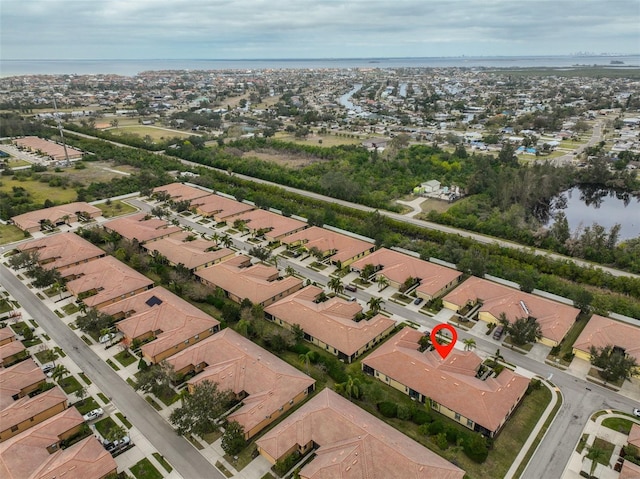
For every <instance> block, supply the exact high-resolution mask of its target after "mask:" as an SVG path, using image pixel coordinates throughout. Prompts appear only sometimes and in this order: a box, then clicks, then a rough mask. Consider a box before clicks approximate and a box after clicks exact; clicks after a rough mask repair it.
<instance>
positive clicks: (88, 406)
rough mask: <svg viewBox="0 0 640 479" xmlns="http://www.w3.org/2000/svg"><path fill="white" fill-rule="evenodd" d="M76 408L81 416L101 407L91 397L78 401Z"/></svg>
mask: <svg viewBox="0 0 640 479" xmlns="http://www.w3.org/2000/svg"><path fill="white" fill-rule="evenodd" d="M74 406H75V408H76V409H77V410H78V412H79V413H80V414H87V413H88V412H89V411H93V410H94V409H98V408H99V407H100V406H99V405H98V403H97V401H96V400H95V399H93V397H91V396H89V397H86V398H84V399H83V400H82V401H78V402H77V403H75V404H74Z"/></svg>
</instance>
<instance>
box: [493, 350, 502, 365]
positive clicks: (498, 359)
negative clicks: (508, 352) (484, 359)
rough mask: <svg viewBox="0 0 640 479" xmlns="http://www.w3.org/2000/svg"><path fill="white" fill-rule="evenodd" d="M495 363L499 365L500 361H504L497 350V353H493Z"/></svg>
mask: <svg viewBox="0 0 640 479" xmlns="http://www.w3.org/2000/svg"><path fill="white" fill-rule="evenodd" d="M493 361H494V362H495V363H496V364H497V363H498V361H504V357H503V356H502V354H500V349H496V352H495V353H493Z"/></svg>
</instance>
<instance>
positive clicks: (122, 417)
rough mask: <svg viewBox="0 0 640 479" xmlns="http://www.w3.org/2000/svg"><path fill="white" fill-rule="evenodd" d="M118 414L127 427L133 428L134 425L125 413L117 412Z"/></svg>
mask: <svg viewBox="0 0 640 479" xmlns="http://www.w3.org/2000/svg"><path fill="white" fill-rule="evenodd" d="M116 416H118V419H120V422H121V423H122V424H124V427H126V428H127V429H131V427H132V425H131V423H130V422H129V420H128V419H127V418H126V417H125V415H124V414H122V413H121V412H117V413H116Z"/></svg>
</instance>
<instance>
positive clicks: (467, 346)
mask: <svg viewBox="0 0 640 479" xmlns="http://www.w3.org/2000/svg"><path fill="white" fill-rule="evenodd" d="M462 342H463V343H464V350H465V351H471V350H472V349H475V347H476V340H475V339H473V338H469V339H463V340H462Z"/></svg>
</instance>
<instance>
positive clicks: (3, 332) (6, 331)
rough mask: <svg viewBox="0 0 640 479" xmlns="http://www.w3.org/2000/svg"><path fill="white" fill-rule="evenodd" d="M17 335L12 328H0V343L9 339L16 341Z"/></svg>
mask: <svg viewBox="0 0 640 479" xmlns="http://www.w3.org/2000/svg"><path fill="white" fill-rule="evenodd" d="M15 338H16V333H14V332H13V329H11V328H6V327H5V328H0V343H1V342H2V341H6V340H7V339H11V340H12V341H15Z"/></svg>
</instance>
